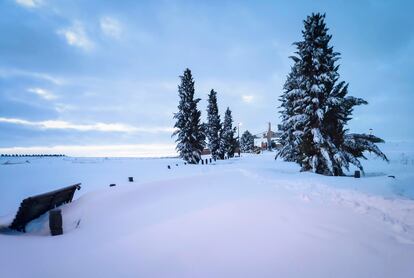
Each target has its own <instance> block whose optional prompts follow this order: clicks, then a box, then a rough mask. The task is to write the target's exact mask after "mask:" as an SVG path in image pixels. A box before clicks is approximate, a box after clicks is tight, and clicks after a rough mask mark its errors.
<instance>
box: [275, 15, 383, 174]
mask: <svg viewBox="0 0 414 278" xmlns="http://www.w3.org/2000/svg"><path fill="white" fill-rule="evenodd" d="M327 32H328V28H327V27H326V25H325V15H321V14H319V13H317V14H312V15H311V16H308V17H307V19H306V20H305V21H304V31H302V35H303V41H300V42H296V43H294V45H295V46H296V47H297V52H296V56H293V57H291V58H292V59H293V61H294V66H293V67H292V69H291V73H290V74H289V76H288V78H287V81H286V83H285V86H284V92H283V94H282V96H281V98H280V101H281V103H282V105H281V108H282V111H281V118H282V131H283V134H282V144H283V147H282V149H281V151H280V152H279V153H278V156H281V157H283V158H285V159H286V160H289V161H295V162H297V163H298V164H299V165H301V168H302V171H313V172H315V173H319V174H324V175H343V169H342V168H343V167H344V168H346V169H348V168H349V164H350V163H351V164H354V165H355V166H357V167H358V168H359V169H361V170H363V168H362V165H361V163H360V162H359V160H358V158H364V156H363V152H364V151H371V152H374V153H375V154H377V155H379V156H380V157H382V158H383V159H385V160H387V158H386V156H385V155H384V154H383V153H382V152H381V151H380V150H379V149H378V147H377V146H376V145H375V143H379V142H383V141H382V140H381V139H380V138H377V137H375V136H366V135H364V134H362V135H358V134H347V129H346V128H345V126H346V124H347V122H348V121H349V120H350V119H351V115H352V112H353V107H354V106H357V105H361V104H367V102H366V101H365V100H363V99H360V98H354V97H350V96H347V94H348V84H345V82H338V80H339V73H338V68H339V65H336V62H337V60H338V59H339V56H340V54H339V53H337V52H334V51H333V47H332V46H330V45H329V42H330V40H331V37H332V36H331V35H328V33H327Z"/></svg>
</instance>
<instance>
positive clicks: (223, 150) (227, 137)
mask: <svg viewBox="0 0 414 278" xmlns="http://www.w3.org/2000/svg"><path fill="white" fill-rule="evenodd" d="M235 133H236V128H235V127H233V118H232V115H231V111H230V108H228V107H227V109H226V113H225V114H224V122H223V129H222V131H221V134H220V151H219V152H220V158H222V159H223V158H224V157H225V156H227V157H233V156H234V152H235V151H236V148H237V139H236V138H234V134H235Z"/></svg>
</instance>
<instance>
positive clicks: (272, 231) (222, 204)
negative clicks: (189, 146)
mask: <svg viewBox="0 0 414 278" xmlns="http://www.w3.org/2000/svg"><path fill="white" fill-rule="evenodd" d="M176 163H177V164H178V165H179V166H175V165H176ZM373 164H375V163H373ZM167 165H172V169H171V170H168V169H167V167H166V166H167ZM6 167H7V168H6ZM378 167H379V166H378ZM378 167H376V168H375V169H378ZM386 167H388V168H384V169H391V170H389V171H393V172H392V173H395V171H397V168H395V169H393V168H392V167H391V166H386ZM390 167H391V168H390ZM367 168H369V167H367ZM411 169H412V166H411ZM403 170H404V169H403ZM381 171H382V170H381ZM384 171H385V170H384ZM403 172H404V173H406V176H404V175H403V174H402V173H403ZM369 174H370V173H369V172H368V171H367V177H365V178H361V179H353V178H349V177H322V176H318V175H314V174H309V173H298V169H297V167H296V166H295V165H292V164H289V163H284V162H275V161H274V160H273V155H272V154H265V155H261V156H244V157H242V158H241V159H237V158H236V159H233V160H227V161H220V162H217V163H216V164H215V165H197V166H192V165H183V164H182V162H180V161H179V160H177V159H108V160H105V159H98V158H97V159H70V158H66V159H44V160H37V161H31V163H25V164H16V165H0V175H1V177H2V179H3V178H4V180H8V181H9V182H10V184H13V185H14V187H11V186H10V187H7V189H6V188H2V189H1V191H0V194H2V195H1V197H0V198H1V201H2V202H3V200H6V199H7V201H6V202H5V203H1V205H0V208H1V210H0V215H1V214H2V213H3V212H6V213H8V214H9V215H10V214H13V213H14V211H13V208H14V207H15V206H16V205H15V204H14V203H15V202H17V203H18V202H19V201H20V199H21V198H22V197H24V196H27V195H31V194H36V193H40V192H38V191H39V188H41V190H40V191H41V192H43V191H47V190H49V189H52V188H54V187H56V184H59V185H68V184H70V183H75V182H78V181H79V182H82V183H83V188H82V190H81V192H78V193H76V194H79V193H81V195H77V196H81V197H80V198H79V199H77V200H75V201H74V202H73V203H71V204H69V205H66V206H64V207H63V215H64V230H65V234H64V235H63V236H59V237H50V236H48V227H47V226H48V223H47V219H46V218H47V217H43V218H41V219H39V220H38V221H36V222H35V223H33V224H31V225H30V227H29V231H30V232H29V233H27V234H25V235H21V234H18V235H17V234H12V235H10V234H9V235H4V234H3V235H2V234H0V246H1V247H2V248H1V249H2V252H0V262H1V266H0V275H1V277H413V274H414V264H413V263H412V261H413V258H414V201H413V200H410V199H408V198H405V197H401V196H399V195H398V194H397V193H398V192H395V190H392V189H390V190H388V189H389V188H392V187H393V185H392V184H390V183H395V182H397V184H396V186H397V188H401V185H400V184H398V182H399V179H397V181H394V180H391V179H390V178H388V177H387V174H388V173H385V174H371V175H369ZM401 175H402V177H403V178H401V180H403V181H404V182H406V181H407V180H408V181H412V179H411V177H412V176H410V174H409V172H407V171H406V169H405V170H404V171H401ZM128 176H134V177H135V180H136V182H134V183H128V182H127V177H128ZM109 183H116V184H117V186H116V187H111V188H109V187H108V184H109ZM27 184H31V185H32V186H30V187H29V186H27ZM375 184H376V185H377V186H374V185H375ZM373 188H374V189H373ZM355 189H358V190H355ZM359 189H360V190H359ZM36 190H37V191H36ZM6 195H8V196H10V198H8V197H7V198H5V196H6ZM12 196H13V197H12ZM16 208H17V207H16ZM3 219H6V217H3ZM77 226H78V227H77Z"/></svg>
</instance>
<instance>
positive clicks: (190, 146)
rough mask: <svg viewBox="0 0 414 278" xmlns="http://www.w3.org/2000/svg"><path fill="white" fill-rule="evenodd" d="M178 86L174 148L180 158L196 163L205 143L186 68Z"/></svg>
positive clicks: (191, 83) (189, 72)
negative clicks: (178, 100)
mask: <svg viewBox="0 0 414 278" xmlns="http://www.w3.org/2000/svg"><path fill="white" fill-rule="evenodd" d="M180 78H181V84H180V85H179V86H178V94H179V97H180V102H179V104H178V112H177V113H175V114H174V119H177V122H176V123H175V125H174V128H176V131H175V132H174V133H173V136H175V135H177V139H176V142H177V146H176V149H177V151H178V152H179V155H180V157H181V158H182V159H184V160H185V161H187V162H188V163H191V164H197V163H198V162H199V161H200V159H201V152H202V151H203V148H204V145H205V135H204V132H203V127H202V124H201V123H200V116H201V112H200V111H199V110H198V109H197V103H198V102H199V101H200V99H199V98H196V99H194V80H193V77H192V74H191V71H190V70H189V69H188V68H187V69H186V70H185V71H184V74H183V75H182V76H180Z"/></svg>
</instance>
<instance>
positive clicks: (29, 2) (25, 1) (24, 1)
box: [15, 0, 43, 8]
mask: <svg viewBox="0 0 414 278" xmlns="http://www.w3.org/2000/svg"><path fill="white" fill-rule="evenodd" d="M15 1H16V3H17V4H18V5H20V6H22V7H25V8H36V7H38V6H40V5H41V4H42V3H43V1H42V0H15Z"/></svg>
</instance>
